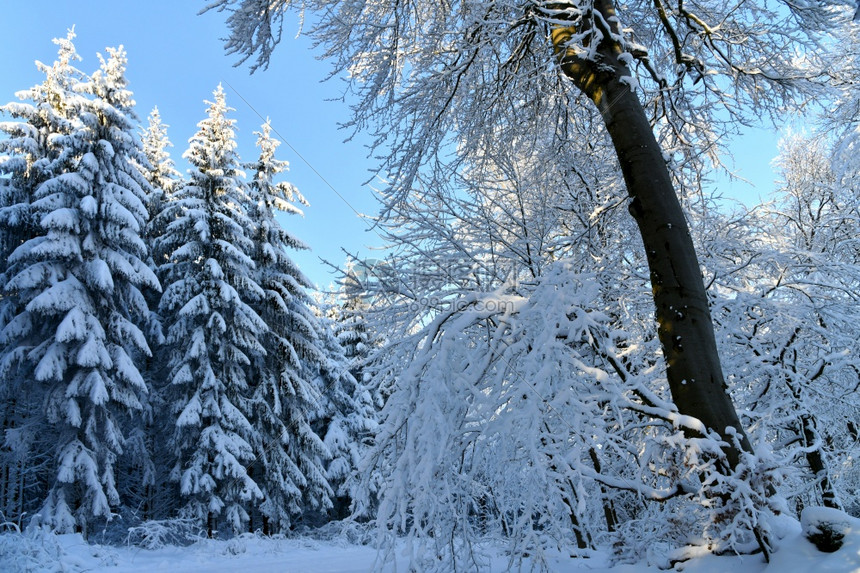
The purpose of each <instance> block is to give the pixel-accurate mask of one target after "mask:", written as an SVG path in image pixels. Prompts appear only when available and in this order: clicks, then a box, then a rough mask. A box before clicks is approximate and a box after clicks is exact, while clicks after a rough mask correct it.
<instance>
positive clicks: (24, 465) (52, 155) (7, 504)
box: [0, 30, 84, 526]
mask: <svg viewBox="0 0 860 573" xmlns="http://www.w3.org/2000/svg"><path fill="white" fill-rule="evenodd" d="M74 37H75V34H74V32H73V31H71V30H70V31H69V33H68V35H67V36H66V38H64V39H55V40H54V43H55V44H57V45H58V46H59V50H58V55H57V60H56V61H55V62H54V64H53V65H52V66H47V65H45V64H43V63H41V62H36V66H37V67H38V69H39V70H40V71H41V72H43V73H44V74H45V80H44V81H43V82H42V83H41V84H40V85H37V86H34V87H32V88H30V89H29V90H24V91H21V92H18V93H17V94H16V95H17V97H18V98H19V99H20V100H23V101H21V102H13V103H9V104H7V105H4V106H3V107H2V108H0V109H2V111H3V112H4V113H5V114H7V115H10V116H12V117H13V118H15V119H16V120H17V121H7V122H2V123H0V131H2V132H4V133H5V134H6V135H7V136H8V138H6V139H3V140H0V175H2V176H3V178H2V179H0V181H2V184H0V284H1V285H3V286H2V289H3V290H2V295H0V429H2V430H3V432H4V433H5V435H4V436H3V440H0V444H2V445H0V447H2V449H0V469H2V475H3V476H4V477H3V480H2V483H0V497H2V499H0V511H2V512H3V514H4V515H5V516H6V518H7V519H9V520H12V521H16V522H18V525H19V526H20V525H22V522H21V520H22V518H23V516H24V515H25V514H33V513H34V512H35V511H36V510H37V509H38V503H39V500H40V499H43V498H44V495H45V492H46V490H47V487H48V485H47V484H48V481H49V479H50V478H49V476H48V475H47V472H46V466H47V462H48V460H49V458H50V456H49V455H48V448H49V447H50V446H49V445H50V443H51V442H52V439H51V437H50V434H51V432H50V431H47V428H46V426H45V419H44V418H45V412H44V409H43V408H42V401H43V397H44V395H43V391H44V387H43V386H42V385H34V384H33V383H32V382H30V381H32V379H33V375H32V369H33V365H32V363H31V362H29V361H28V360H27V359H26V354H27V352H28V351H29V349H30V348H31V347H32V346H33V345H34V344H35V342H34V341H31V342H30V343H24V342H23V341H22V340H21V338H20V337H19V336H18V334H17V333H16V332H15V330H14V327H8V325H9V322H10V321H11V320H12V319H13V318H14V317H15V316H17V315H18V314H19V313H21V312H22V311H23V310H24V305H25V304H26V300H27V296H28V295H27V294H26V293H21V292H19V291H18V290H17V289H16V288H11V287H10V283H9V281H10V279H12V278H13V277H14V276H15V275H17V274H18V273H19V272H21V270H23V268H24V267H25V264H24V262H23V261H18V262H13V260H12V253H13V252H14V251H15V249H17V248H18V247H19V246H21V245H22V244H23V243H25V242H26V241H28V240H30V239H32V238H34V237H36V236H38V235H39V234H40V232H41V231H40V228H39V220H38V217H37V214H36V213H35V210H34V209H33V208H32V207H31V203H32V201H33V199H34V195H35V193H36V189H37V188H38V187H39V186H40V185H41V184H42V183H43V182H45V181H46V180H47V179H49V178H50V177H51V175H52V174H53V173H54V172H55V170H56V169H57V168H58V166H57V164H56V159H57V157H58V155H59V148H58V146H57V145H56V144H55V143H54V140H53V138H54V137H56V136H58V135H64V134H68V133H69V131H70V129H71V123H70V121H69V120H70V118H71V117H72V115H73V111H72V106H71V102H72V100H74V99H76V98H77V97H78V96H77V94H75V93H74V91H73V89H72V86H73V85H74V84H75V83H77V82H79V81H80V80H81V79H82V78H83V77H84V74H82V73H81V72H80V71H79V70H77V69H76V68H74V66H73V65H72V63H73V62H74V61H76V60H79V59H80V58H79V57H78V55H77V52H76V51H75V46H74V44H73V40H74ZM28 101H29V102H30V103H28ZM3 442H5V444H3Z"/></svg>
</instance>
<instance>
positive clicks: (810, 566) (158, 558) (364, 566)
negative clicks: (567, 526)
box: [0, 510, 860, 573]
mask: <svg viewBox="0 0 860 573" xmlns="http://www.w3.org/2000/svg"><path fill="white" fill-rule="evenodd" d="M816 511H817V510H815V511H813V512H812V514H814V516H815V517H816V518H820V519H828V520H829V519H830V518H833V512H832V511H825V512H824V513H822V512H820V511H818V512H817V513H816ZM837 513H838V515H837V516H836V517H839V518H840V520H841V521H843V522H845V523H847V524H848V527H847V528H846V531H847V533H846V536H845V539H844V545H843V546H842V547H841V548H840V549H839V550H837V551H835V552H834V553H822V552H820V551H818V550H817V549H816V548H815V546H814V545H813V544H812V543H810V542H809V541H807V540H806V538H805V537H804V536H803V533H802V532H801V527H800V524H799V523H798V522H797V521H793V520H792V521H791V522H790V523H789V524H788V527H786V528H785V531H786V533H787V535H786V537H784V538H783V539H782V541H781V542H780V545H779V547H778V549H777V550H776V552H775V553H774V554H773V555H772V556H771V562H770V563H765V562H764V559H763V558H762V557H761V555H745V556H716V555H712V554H709V553H707V552H703V554H701V555H698V556H694V557H692V558H691V559H689V560H688V561H685V562H682V563H676V564H675V565H674V567H673V568H672V569H670V570H671V571H684V572H685V573H725V572H731V573H851V572H860V520H858V519H856V518H852V517H849V516H847V515H846V514H844V513H841V512H837ZM805 517H806V516H805ZM487 553H488V554H489V555H490V558H489V560H488V561H487V563H486V565H487V566H486V567H484V568H482V569H481V570H483V571H491V572H497V571H499V572H500V571H508V570H511V568H512V567H511V564H510V563H509V561H508V557H507V556H506V555H505V554H504V552H503V551H502V550H496V551H493V550H492V549H491V548H488V549H487ZM689 554H690V555H693V554H695V550H691V551H689ZM547 557H548V559H547V565H548V567H549V569H550V570H551V571H553V572H557V573H566V572H575V571H590V572H591V573H645V572H654V573H656V572H658V571H660V569H658V568H656V567H653V566H648V565H645V564H641V563H640V564H619V565H615V566H612V565H610V560H609V557H608V556H607V555H606V554H605V553H600V552H592V553H587V554H582V555H580V556H578V557H576V556H570V555H567V554H565V553H561V552H555V553H552V554H550V555H548V556H547ZM394 558H395V559H396V563H394V560H393V559H392V558H391V557H390V555H389V556H385V555H382V554H380V553H377V551H376V550H375V549H374V548H373V547H372V546H369V545H356V544H351V543H349V542H348V541H347V540H346V538H345V537H334V538H331V539H328V540H325V541H322V540H316V539H311V538H307V537H298V538H292V539H286V538H264V537H259V536H254V535H250V534H246V535H244V536H241V537H237V538H233V539H231V540H227V541H220V540H208V539H201V540H199V541H197V542H195V543H193V544H191V545H189V546H187V547H177V546H164V547H160V548H157V549H142V548H140V547H137V546H108V545H97V544H88V543H86V542H85V541H84V539H83V538H82V537H81V536H80V535H77V534H74V535H71V534H69V535H59V536H55V535H52V534H46V533H43V532H39V531H36V532H30V533H26V534H24V535H21V534H18V533H4V534H2V535H0V570H3V571H8V572H19V571H20V572H25V571H27V572H29V571H44V572H53V571H64V572H76V571H88V572H97V571H102V572H109V573H151V572H154V571H170V572H171V573H190V572H204V571H205V572H207V573H237V572H245V571H253V572H254V573H265V572H269V571H271V572H283V573H288V572H310V571H313V572H318V573H353V572H364V571H371V570H374V568H376V569H377V570H380V571H395V570H396V571H407V570H408V563H407V560H406V552H405V551H395V555H394ZM377 560H379V562H377ZM380 563H381V566H380ZM531 565H532V563H530V562H529V561H528V560H526V561H524V562H523V563H522V566H521V567H520V566H519V564H517V563H514V565H513V569H514V570H524V571H528V570H531Z"/></svg>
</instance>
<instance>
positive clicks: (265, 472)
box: [246, 122, 332, 533]
mask: <svg viewBox="0 0 860 573" xmlns="http://www.w3.org/2000/svg"><path fill="white" fill-rule="evenodd" d="M271 129H272V128H271V125H270V124H269V123H268V122H266V123H265V124H263V126H262V128H261V131H259V132H255V133H256V135H257V136H258V137H257V146H258V147H259V149H260V156H259V158H258V159H257V161H256V162H255V163H250V164H248V165H247V166H246V168H247V169H248V170H249V172H250V173H251V176H252V179H251V183H250V185H249V194H250V203H249V217H250V220H251V222H252V224H253V229H254V231H253V237H252V238H253V243H254V247H253V251H252V253H251V258H252V260H253V261H254V263H255V265H256V272H255V274H254V277H255V278H256V280H257V282H258V283H259V285H260V287H262V289H263V296H262V297H260V298H259V299H258V300H257V301H256V302H255V303H254V304H253V305H252V306H253V308H254V309H255V310H256V311H257V313H258V314H259V316H260V317H261V318H262V319H263V321H264V322H265V323H266V324H267V325H268V327H269V330H268V332H266V333H265V334H264V335H263V336H262V338H261V342H262V344H263V347H264V349H265V354H261V355H259V356H257V357H256V358H255V359H254V361H253V364H252V367H253V371H254V379H253V388H252V392H253V394H252V396H251V400H250V402H249V406H250V408H251V411H252V412H253V414H252V417H251V420H252V423H253V424H254V426H255V429H256V430H257V435H256V437H255V441H254V442H253V444H252V445H253V448H254V455H255V460H254V464H253V465H252V466H251V467H250V469H249V471H250V472H251V474H252V476H253V477H254V479H255V480H256V481H257V483H258V484H259V485H260V488H261V489H262V491H263V495H264V496H265V501H264V502H263V503H262V504H261V505H260V506H259V517H260V518H261V521H262V523H255V522H254V521H252V522H251V523H250V524H249V525H250V527H251V528H252V530H253V529H254V528H255V527H261V528H262V530H263V532H264V533H269V532H278V531H285V530H287V529H289V527H290V525H291V524H292V523H293V522H294V521H295V520H296V519H297V518H298V517H300V516H301V514H302V513H303V511H304V510H305V509H306V508H314V509H316V510H320V511H327V510H328V509H329V508H330V507H331V497H332V490H331V488H330V487H329V484H328V482H327V480H326V477H325V465H324V464H325V460H326V459H327V458H328V457H329V452H328V449H327V448H326V447H325V445H324V444H323V442H322V439H321V438H320V436H318V435H317V434H316V433H315V431H314V429H313V428H312V427H311V420H312V417H313V413H314V412H315V411H316V410H318V409H319V408H320V401H321V394H320V390H321V389H320V388H319V387H318V386H317V385H316V384H315V383H314V379H313V373H314V372H315V370H316V369H317V368H318V366H319V364H320V362H321V361H324V360H325V353H324V350H323V349H322V348H320V341H319V340H318V339H317V332H316V331H317V327H316V322H317V319H316V317H315V316H314V315H313V313H312V310H311V306H310V298H309V296H308V294H307V292H306V289H308V288H310V286H311V285H310V281H309V280H308V279H307V278H306V277H305V276H304V274H303V273H302V272H301V270H299V268H298V267H297V266H296V265H295V263H294V262H293V261H292V260H291V259H290V256H289V253H288V249H306V248H307V246H306V245H305V244H304V243H302V242H301V241H300V240H299V239H297V238H296V237H294V236H293V235H292V234H291V233H290V232H289V231H287V230H285V229H284V228H283V227H282V226H281V225H280V224H279V223H278V222H277V221H276V220H275V213H276V212H277V211H281V212H283V213H288V214H301V211H300V210H299V208H297V207H296V206H295V204H294V202H295V201H298V202H299V203H302V204H305V205H306V204H307V202H306V201H305V199H304V197H302V195H301V194H300V193H299V191H298V189H296V188H295V187H294V186H293V185H292V184H290V183H287V182H284V181H276V178H277V177H278V175H279V174H281V173H283V172H284V171H286V169H287V162H286V161H281V160H278V159H276V158H275V151H276V149H277V147H278V145H279V144H280V142H279V141H277V140H276V139H274V138H273V137H272V136H271ZM252 517H253V515H252Z"/></svg>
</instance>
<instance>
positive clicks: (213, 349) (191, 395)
mask: <svg viewBox="0 0 860 573" xmlns="http://www.w3.org/2000/svg"><path fill="white" fill-rule="evenodd" d="M214 96H215V97H214V101H212V102H207V103H208V104H209V107H208V110H207V118H206V119H204V120H203V121H201V122H200V123H199V124H198V127H199V130H198V131H197V133H196V134H195V135H194V136H193V137H191V139H190V140H189V148H188V150H187V151H186V152H185V154H184V157H185V158H186V159H187V160H188V162H189V163H190V164H191V169H190V171H189V174H190V180H189V181H187V182H186V183H183V184H182V185H181V186H180V188H179V189H178V190H177V192H176V200H175V201H173V202H172V203H170V204H169V205H168V208H167V213H166V216H168V218H169V219H170V223H169V224H168V225H167V227H166V232H165V234H164V236H163V237H161V239H160V240H159V242H158V249H160V250H162V251H163V252H165V253H167V256H168V261H167V262H165V263H164V264H163V265H162V272H163V274H164V277H165V279H164V282H165V289H164V295H163V296H162V299H161V303H160V306H159V311H160V313H161V315H162V316H163V320H164V325H165V329H166V351H167V366H168V374H167V382H169V384H170V387H169V389H168V399H169V404H170V409H171V413H172V414H173V415H174V420H175V427H174V428H173V436H172V439H171V448H172V455H173V459H174V464H173V468H172V473H171V477H172V479H174V480H175V481H177V482H178V483H179V492H180V494H181V496H182V498H183V499H184V508H183V510H182V512H183V514H185V515H188V516H190V517H192V518H195V519H197V520H199V521H200V522H201V523H204V522H205V523H206V524H207V526H208V529H209V533H210V534H212V533H213V532H214V529H215V527H216V523H217V518H218V517H219V516H220V517H223V518H224V519H225V520H226V522H227V524H228V525H229V526H230V527H231V528H232V529H233V530H234V531H239V530H240V529H242V528H243V527H244V525H245V524H246V523H247V521H248V514H247V511H246V508H247V507H248V505H249V504H250V503H251V502H252V501H254V500H259V499H260V498H262V496H263V493H262V491H261V490H260V488H259V486H258V485H257V482H256V481H255V480H254V479H252V477H251V476H250V475H249V474H248V472H247V470H246V468H245V465H246V464H248V463H249V462H251V461H252V460H253V459H254V444H259V443H260V440H261V438H260V432H259V431H258V430H257V429H256V428H254V427H253V426H252V424H251V422H250V421H249V417H250V415H251V410H252V409H251V406H250V404H249V397H250V396H251V393H252V389H251V388H250V385H251V384H252V383H256V381H255V380H253V379H252V378H251V377H250V376H249V374H250V372H251V365H252V364H254V363H256V362H258V361H259V360H261V359H262V357H263V356H265V354H266V352H265V350H264V347H263V344H262V339H263V337H264V336H265V334H266V332H267V330H268V329H267V327H266V324H265V323H264V322H263V320H262V319H261V318H260V316H259V315H258V314H257V313H256V312H255V311H254V309H253V308H252V307H251V306H250V305H249V303H251V302H257V301H259V300H260V298H262V296H263V294H264V291H263V289H262V288H260V286H259V284H258V283H257V281H256V280H255V276H254V275H255V273H254V262H253V260H252V259H251V257H250V256H249V255H250V253H251V251H252V249H253V243H252V241H251V239H250V237H249V236H248V235H247V234H246V229H250V228H251V227H252V223H251V220H250V219H249V218H248V217H247V215H246V213H245V209H244V206H245V205H247V204H248V197H247V192H246V185H245V182H244V179H243V178H244V173H243V172H242V171H241V170H240V168H239V160H238V157H237V155H236V152H235V148H236V143H235V139H234V131H233V125H234V122H235V120H233V119H229V118H228V117H227V114H228V112H229V111H231V108H229V107H227V104H226V100H225V96H224V91H223V89H222V88H221V86H220V85H219V86H218V88H217V89H216V90H215V92H214Z"/></svg>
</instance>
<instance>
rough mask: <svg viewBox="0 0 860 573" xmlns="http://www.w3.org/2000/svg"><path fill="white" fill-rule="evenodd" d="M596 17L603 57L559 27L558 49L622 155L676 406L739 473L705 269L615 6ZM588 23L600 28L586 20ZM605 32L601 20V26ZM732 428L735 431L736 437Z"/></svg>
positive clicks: (734, 420) (736, 425)
mask: <svg viewBox="0 0 860 573" xmlns="http://www.w3.org/2000/svg"><path fill="white" fill-rule="evenodd" d="M594 10H595V12H600V14H601V15H602V22H603V23H604V27H605V26H606V24H605V23H610V24H609V25H611V26H612V28H614V29H601V30H600V32H601V33H602V36H603V39H602V40H601V41H600V44H599V45H598V47H597V54H598V57H597V58H596V59H592V60H587V59H584V58H581V57H578V55H577V54H576V53H575V52H574V50H572V49H569V48H568V46H567V42H568V40H569V39H570V37H571V35H572V33H574V32H575V31H576V32H581V31H582V30H576V29H575V28H573V27H571V28H564V27H556V28H554V29H553V30H552V41H553V45H554V46H555V49H556V55H557V56H558V58H559V63H560V65H561V68H562V70H563V71H564V73H565V74H566V75H567V77H568V78H570V79H571V80H572V81H573V82H574V83H575V84H576V86H577V87H578V88H579V89H580V90H582V92H583V93H584V94H585V95H586V96H588V97H589V98H590V99H591V101H593V102H594V104H595V105H596V106H597V108H598V110H599V111H600V113H601V115H602V117H603V121H604V123H605V125H606V129H607V131H608V132H609V136H610V138H611V139H612V143H613V145H614V147H615V151H616V154H617V156H618V161H619V163H620V165H621V170H622V173H623V175H624V181H625V183H626V185H627V192H628V194H629V196H630V199H631V201H630V207H629V209H630V213H631V214H632V215H633V218H634V219H635V220H636V223H637V225H638V227H639V232H640V234H641V236H642V242H643V243H644V246H645V252H646V255H647V259H648V266H649V270H650V276H651V287H652V292H653V296H654V304H655V306H656V319H657V332H658V336H659V338H660V344H661V346H662V349H663V354H664V358H665V361H666V376H667V378H668V382H669V388H670V390H671V392H672V399H673V400H674V402H675V405H676V406H677V407H678V411H679V412H680V413H681V414H685V415H689V416H692V417H695V418H698V419H699V420H701V421H702V422H703V423H704V425H705V427H707V428H708V429H710V430H714V431H716V432H717V433H718V434H719V435H720V436H722V437H723V439H724V440H725V441H726V442H727V443H728V446H726V447H724V448H723V451H724V452H725V455H726V458H727V461H728V463H729V466H730V467H731V468H734V467H735V466H736V465H737V464H738V462H739V459H740V453H741V450H739V449H738V448H736V447H734V445H733V443H734V438H733V437H732V435H731V434H733V433H734V434H736V435H737V438H739V439H740V444H741V449H742V450H746V451H750V452H751V451H752V448H751V446H750V443H749V440H748V439H747V437H746V434H745V432H744V430H743V428H742V426H741V423H740V420H739V419H738V415H737V412H736V411H735V408H734V404H733V403H732V401H731V398H730V396H729V394H728V390H727V387H726V384H725V381H724V378H723V373H722V369H721V366H720V359H719V355H718V353H717V345H716V340H715V338H714V330H713V324H712V322H711V313H710V309H709V307H708V299H707V295H706V293H705V287H704V283H703V281H702V273H701V270H700V268H699V261H698V258H697V256H696V251H695V248H694V246H693V241H692V238H691V237H690V231H689V228H688V226H687V222H686V219H685V217H684V213H683V211H682V209H681V204H680V202H679V201H678V197H677V196H676V194H675V190H674V186H673V185H672V179H671V176H670V174H669V169H668V167H667V166H666V161H665V160H664V158H663V151H662V149H661V148H660V145H659V144H658V143H657V140H656V138H655V137H654V132H653V130H652V128H651V125H650V123H649V122H648V118H647V116H646V115H645V110H644V109H643V107H642V104H641V103H640V101H639V98H638V97H637V96H636V94H635V93H634V92H633V90H632V89H631V85H630V83H629V82H628V81H627V80H626V79H625V78H632V76H633V74H631V72H630V70H629V68H628V67H627V65H626V64H624V62H622V61H620V60H619V59H618V56H619V55H620V54H621V47H620V46H619V45H618V43H617V42H615V41H614V40H612V39H611V37H610V33H614V34H615V35H616V36H620V34H619V32H618V29H617V26H618V24H617V20H615V8H614V6H613V4H612V2H611V0H595V1H594ZM584 20H592V19H589V18H586V19H584ZM593 21H594V22H597V24H595V26H598V27H599V26H600V25H599V23H600V22H601V19H600V18H594V19H593ZM730 428H731V429H730Z"/></svg>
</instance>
